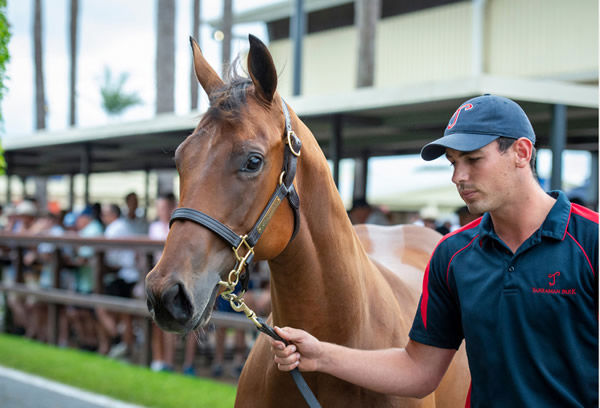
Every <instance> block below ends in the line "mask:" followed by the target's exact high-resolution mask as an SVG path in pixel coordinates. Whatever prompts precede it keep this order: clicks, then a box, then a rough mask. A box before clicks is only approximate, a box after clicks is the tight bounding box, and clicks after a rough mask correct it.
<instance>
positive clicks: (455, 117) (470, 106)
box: [448, 103, 473, 129]
mask: <svg viewBox="0 0 600 408" xmlns="http://www.w3.org/2000/svg"><path fill="white" fill-rule="evenodd" d="M463 109H464V110H465V111H468V110H471V109H473V104H472V103H465V104H463V105H461V106H460V107H459V108H458V109H457V110H456V112H454V115H452V117H451V118H450V123H448V129H452V128H453V127H454V125H456V122H457V121H458V115H460V111H461V110H463Z"/></svg>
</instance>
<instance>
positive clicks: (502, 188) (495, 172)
mask: <svg viewBox="0 0 600 408" xmlns="http://www.w3.org/2000/svg"><path fill="white" fill-rule="evenodd" d="M511 150H512V149H511V148H509V149H508V150H507V151H506V152H503V153H501V152H500V151H499V150H498V144H497V143H496V142H492V143H490V144H488V145H487V146H484V147H482V148H481V149H479V150H475V151H473V152H460V151H458V150H454V149H450V148H448V149H446V158H447V159H448V161H450V163H451V164H452V167H453V168H454V172H453V174H452V182H453V183H454V184H455V185H456V189H457V190H458V193H459V194H460V196H461V198H462V199H463V201H464V202H465V204H467V207H468V208H469V212H471V213H472V214H481V213H484V212H488V211H494V210H497V209H499V208H500V207H502V205H503V204H504V203H505V202H506V200H507V198H508V197H510V196H511V185H513V178H514V177H515V176H516V174H517V173H516V171H515V168H514V165H511V164H512V161H511V157H512V155H511V154H510V152H511Z"/></svg>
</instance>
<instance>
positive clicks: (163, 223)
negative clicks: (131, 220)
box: [148, 194, 195, 372]
mask: <svg viewBox="0 0 600 408" xmlns="http://www.w3.org/2000/svg"><path fill="white" fill-rule="evenodd" d="M175 207H176V203H175V196H174V195H173V194H167V195H162V196H160V197H159V198H158V199H157V200H156V213H157V216H158V219H157V220H156V221H154V222H153V223H152V224H150V227H149V230H148V236H149V238H150V239H155V240H160V241H162V240H165V239H166V238H167V234H168V233H169V220H170V218H171V213H172V212H173V210H174V209H175ZM161 254H162V252H161V251H159V252H158V253H156V254H154V263H155V264H156V263H157V262H158V260H159V259H160V256H161ZM188 338H190V339H191V338H192V336H188ZM175 340H176V338H175V335H174V334H172V333H167V332H164V331H162V330H161V329H159V328H158V326H157V325H156V323H154V322H152V363H151V364H150V368H151V369H152V370H153V371H172V370H173V361H174V354H175ZM192 341H193V340H192ZM194 347H195V344H194ZM192 351H195V348H194V349H193V350H192ZM186 355H187V345H186ZM191 360H192V361H191V362H188V365H185V364H184V371H185V370H188V372H190V371H191V372H193V364H192V362H193V357H192V359H191Z"/></svg>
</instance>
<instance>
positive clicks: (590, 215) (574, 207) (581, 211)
mask: <svg viewBox="0 0 600 408" xmlns="http://www.w3.org/2000/svg"><path fill="white" fill-rule="evenodd" d="M571 212H572V213H573V214H577V215H581V216H582V217H583V218H586V219H588V220H590V221H594V222H595V223H596V224H598V213H597V212H596V211H592V210H590V209H589V208H585V207H584V206H581V205H579V204H571Z"/></svg>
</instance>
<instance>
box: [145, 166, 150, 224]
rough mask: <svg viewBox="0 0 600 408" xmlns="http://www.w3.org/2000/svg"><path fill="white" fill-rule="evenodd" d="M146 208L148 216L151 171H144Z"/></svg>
mask: <svg viewBox="0 0 600 408" xmlns="http://www.w3.org/2000/svg"><path fill="white" fill-rule="evenodd" d="M144 172H145V173H144V176H145V177H144V207H145V208H146V215H148V209H149V208H150V170H149V169H146V170H145V171H144Z"/></svg>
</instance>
